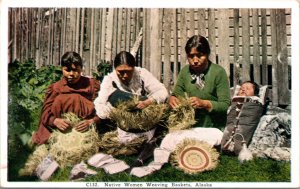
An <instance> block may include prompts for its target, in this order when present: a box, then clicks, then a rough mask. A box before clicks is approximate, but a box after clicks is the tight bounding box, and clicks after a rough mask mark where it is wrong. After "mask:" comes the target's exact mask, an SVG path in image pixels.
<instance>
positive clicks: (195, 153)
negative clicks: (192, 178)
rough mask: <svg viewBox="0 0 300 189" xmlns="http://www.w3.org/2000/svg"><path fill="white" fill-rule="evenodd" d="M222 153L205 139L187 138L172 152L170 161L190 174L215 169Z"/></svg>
mask: <svg viewBox="0 0 300 189" xmlns="http://www.w3.org/2000/svg"><path fill="white" fill-rule="evenodd" d="M219 156H220V154H219V153H218V152H217V150H216V149H215V148H214V147H213V146H211V145H210V144H208V143H207V142H205V141H199V140H196V139H185V140H184V141H182V142H181V143H180V144H178V145H177V147H176V149H175V151H174V152H172V155H171V158H170V163H171V164H172V165H173V166H174V167H176V168H177V169H180V170H183V171H184V172H185V173H188V174H195V173H200V172H203V171H208V170H213V169H215V168H216V167H217V165H218V163H219Z"/></svg>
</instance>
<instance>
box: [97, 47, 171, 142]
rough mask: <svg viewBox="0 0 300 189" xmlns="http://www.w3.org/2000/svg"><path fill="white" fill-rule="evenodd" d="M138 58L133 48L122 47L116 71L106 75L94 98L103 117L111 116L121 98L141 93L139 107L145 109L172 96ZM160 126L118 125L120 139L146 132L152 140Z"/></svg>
mask: <svg viewBox="0 0 300 189" xmlns="http://www.w3.org/2000/svg"><path fill="white" fill-rule="evenodd" d="M135 65H136V62H135V59H134V57H133V55H131V54H130V53H129V52H126V51H122V52H120V53H119V54H117V55H116V57H115V60H114V64H113V67H114V71H113V72H112V73H110V74H108V75H107V76H105V77H104V79H103V81H102V83H101V91H100V92H99V95H98V97H97V98H96V100H95V101H94V104H95V108H96V113H97V115H98V116H99V117H100V118H101V120H105V119H110V117H109V115H110V113H111V111H112V110H113V108H115V107H116V106H117V105H118V103H119V102H120V101H126V100H130V99H131V98H132V97H133V96H138V97H139V98H140V100H139V101H138V103H137V105H136V109H140V110H142V109H144V108H146V107H148V106H149V105H151V104H154V103H164V102H165V101H166V99H167V97H168V91H167V89H166V88H165V86H164V85H163V84H162V83H161V82H159V81H158V80H157V79H156V78H155V77H154V76H153V75H152V74H151V73H150V72H149V71H147V70H146V69H145V68H140V67H136V66H135ZM155 129H156V128H153V129H151V130H150V131H145V132H141V131H137V132H128V131H125V130H122V129H121V128H119V127H118V128H117V133H118V139H119V142H121V143H127V142H130V141H132V140H134V139H135V138H138V137H140V136H146V137H147V138H148V141H149V140H151V138H152V137H153V135H154V132H155Z"/></svg>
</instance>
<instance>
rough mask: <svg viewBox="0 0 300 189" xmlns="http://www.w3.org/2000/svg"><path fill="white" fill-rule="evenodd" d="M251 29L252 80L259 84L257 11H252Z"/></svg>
mask: <svg viewBox="0 0 300 189" xmlns="http://www.w3.org/2000/svg"><path fill="white" fill-rule="evenodd" d="M252 29H253V79H254V81H255V82H256V83H261V78H260V50H259V22H258V9H252Z"/></svg>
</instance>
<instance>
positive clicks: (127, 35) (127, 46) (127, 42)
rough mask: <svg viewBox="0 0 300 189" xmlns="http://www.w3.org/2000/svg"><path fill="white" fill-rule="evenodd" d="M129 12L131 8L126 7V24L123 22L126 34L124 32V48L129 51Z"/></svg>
mask: <svg viewBox="0 0 300 189" xmlns="http://www.w3.org/2000/svg"><path fill="white" fill-rule="evenodd" d="M130 12H131V10H130V9H126V24H125V26H126V32H125V33H126V34H125V36H126V37H125V40H126V42H125V46H126V47H125V50H126V51H129V50H130V40H131V39H130V25H131V24H130Z"/></svg>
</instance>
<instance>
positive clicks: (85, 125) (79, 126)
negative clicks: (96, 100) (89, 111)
mask: <svg viewBox="0 0 300 189" xmlns="http://www.w3.org/2000/svg"><path fill="white" fill-rule="evenodd" d="M93 123H94V120H93V119H87V120H83V121H81V122H79V123H78V124H77V125H75V129H76V131H78V132H84V131H87V130H88V129H89V126H90V125H92V124H93Z"/></svg>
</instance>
